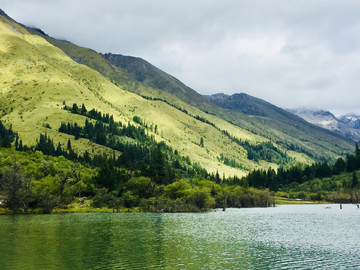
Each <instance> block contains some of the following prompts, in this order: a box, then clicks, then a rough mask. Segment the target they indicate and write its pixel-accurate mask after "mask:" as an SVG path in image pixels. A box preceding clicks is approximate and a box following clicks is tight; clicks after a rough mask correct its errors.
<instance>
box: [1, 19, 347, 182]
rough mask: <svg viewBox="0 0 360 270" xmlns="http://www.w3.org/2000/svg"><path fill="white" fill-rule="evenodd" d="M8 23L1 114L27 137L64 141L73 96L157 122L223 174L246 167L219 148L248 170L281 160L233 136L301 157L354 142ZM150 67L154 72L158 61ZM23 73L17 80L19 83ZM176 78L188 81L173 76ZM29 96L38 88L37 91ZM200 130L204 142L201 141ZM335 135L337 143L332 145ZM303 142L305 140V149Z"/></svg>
mask: <svg viewBox="0 0 360 270" xmlns="http://www.w3.org/2000/svg"><path fill="white" fill-rule="evenodd" d="M3 18H4V17H3ZM3 27H4V26H3ZM12 27H13V28H16V29H18V30H19V31H21V32H22V34H17V33H12V34H11V35H9V36H10V37H11V38H10V39H9V37H8V36H7V37H5V36H2V42H3V43H4V44H5V45H3V46H5V47H4V50H3V51H6V52H7V53H6V54H5V55H4V57H3V59H4V61H5V60H6V62H5V63H6V64H7V66H3V67H2V68H1V69H2V70H1V73H3V75H1V77H0V78H1V79H2V80H3V81H4V80H7V81H9V84H8V85H6V86H5V87H3V91H2V94H3V95H2V97H1V98H2V102H3V103H2V104H4V105H3V107H4V108H5V109H6V111H7V113H6V115H4V116H3V117H2V119H3V120H6V121H8V123H10V122H11V123H14V124H13V126H14V129H16V130H17V131H20V135H21V134H28V135H29V138H31V139H32V140H35V138H36V136H37V135H36V134H35V131H36V132H48V133H49V134H50V135H51V136H52V137H53V138H54V140H58V141H59V140H60V141H61V142H62V143H63V144H64V143H65V142H66V140H67V139H69V138H71V136H67V135H63V134H58V133H57V131H56V130H55V129H56V128H57V127H58V126H59V125H60V122H62V121H80V120H81V119H83V117H81V116H78V115H70V114H69V113H68V112H66V111H63V110H62V109H61V108H62V104H63V103H64V102H65V103H66V104H72V103H74V102H76V103H78V104H81V103H85V105H86V107H87V108H96V109H98V110H101V111H103V112H106V113H111V114H112V115H114V116H115V117H116V118H115V119H116V120H117V121H121V122H122V123H128V122H131V123H134V122H133V118H134V117H135V116H138V117H140V118H141V119H142V120H143V121H145V122H146V123H148V124H149V125H155V124H157V125H158V129H159V132H158V133H153V132H151V131H149V132H150V133H151V134H153V135H154V136H155V137H156V139H157V140H158V141H164V142H166V143H167V144H169V146H171V147H173V148H174V149H176V150H178V151H179V152H180V153H181V154H183V155H187V154H188V155H189V156H190V158H191V160H193V161H195V162H199V164H201V165H203V166H204V167H205V168H207V169H209V171H211V172H215V171H217V170H218V171H219V172H220V173H226V174H227V175H229V174H231V175H235V174H237V175H243V174H244V173H245V172H244V171H243V170H241V169H236V168H232V167H229V166H227V165H225V164H223V163H222V161H221V160H220V155H221V154H222V155H224V156H225V157H226V158H228V159H233V160H235V161H236V163H238V164H242V166H243V167H245V168H247V170H252V169H255V168H263V169H267V168H268V167H273V168H277V167H278V166H279V164H274V163H270V162H266V161H264V160H260V161H258V162H254V161H253V160H249V159H248V157H247V152H248V150H246V149H245V148H244V146H241V145H239V144H238V143H236V142H235V141H234V139H238V140H243V141H248V142H249V143H250V144H251V145H255V146H256V145H259V144H261V143H267V142H270V143H271V144H272V145H274V147H278V149H280V151H284V152H286V153H287V154H288V155H289V157H292V158H294V160H293V162H303V163H311V162H313V160H312V159H311V158H310V157H308V156H306V155H305V154H304V153H308V154H309V153H310V154H312V155H314V153H319V155H321V156H328V157H330V158H333V159H335V158H336V157H338V156H339V155H344V154H345V153H346V151H348V149H349V150H350V151H351V150H352V149H353V146H352V145H351V144H349V142H348V141H346V140H343V139H341V138H340V137H336V136H328V134H327V133H326V132H324V131H322V130H320V129H314V128H313V127H312V126H306V125H305V124H303V125H304V130H300V129H299V127H296V126H295V125H297V124H296V123H297V122H296V121H299V119H300V118H299V119H298V118H293V119H288V123H286V122H284V126H282V123H281V122H280V121H278V120H276V119H275V120H274V118H271V117H273V116H272V115H271V114H270V115H268V117H256V116H255V117H254V116H253V115H251V116H248V115H246V114H244V113H242V112H238V111H235V110H227V109H223V108H221V107H217V106H215V105H213V104H212V103H210V102H209V101H207V100H206V99H205V97H202V96H201V95H199V94H197V93H196V92H195V91H194V90H192V91H194V93H196V95H197V96H198V97H199V98H198V99H196V100H195V101H193V103H195V105H196V107H194V106H192V105H191V104H188V103H187V102H186V101H185V100H183V99H185V98H184V97H182V98H183V99H181V98H179V97H176V95H174V94H172V93H170V92H168V91H165V90H161V89H159V88H154V87H157V86H156V85H154V87H151V86H148V85H146V84H143V83H142V82H140V81H137V80H136V79H134V78H133V77H132V76H131V74H129V73H128V72H127V71H126V70H124V69H122V68H119V67H116V66H114V65H112V64H111V63H110V62H109V61H107V60H106V59H105V58H104V57H103V56H102V55H100V54H99V53H97V52H95V51H94V50H91V49H87V48H82V47H78V46H76V45H75V44H72V43H70V42H66V41H59V40H56V39H53V38H51V37H49V36H45V35H43V34H42V33H41V32H40V31H38V30H34V29H32V28H26V27H25V28H22V27H21V26H19V25H15V24H14V23H13V24H12ZM4 29H5V28H4ZM25 29H26V30H25ZM38 37H39V38H38ZM15 41H16V42H15ZM6 44H9V45H10V46H7V45H6ZM60 50H61V53H60ZM12 54H14V55H16V56H17V57H13V56H12ZM69 57H70V58H69ZM18 59H22V60H18ZM24 59H28V60H26V61H25V60H24ZM71 59H72V60H71ZM73 60H74V61H73ZM130 60H134V59H130ZM135 60H137V61H139V60H138V59H135ZM15 61H16V62H15ZM15 63H16V64H15ZM29 63H31V64H29ZM150 65H151V64H150ZM154 69H155V71H156V72H157V68H156V67H154ZM34 70H36V72H34ZM3 71H4V72H3ZM4 74H5V75H4ZM7 74H8V75H9V76H8V75H7ZM39 74H40V75H39ZM101 74H102V75H101ZM161 75H162V76H165V75H166V76H165V77H164V79H165V80H166V79H168V78H169V77H168V76H170V75H168V74H166V73H165V74H164V73H161ZM6 76H7V77H6ZM103 76H104V77H103ZM5 77H6V78H5ZM7 78H10V79H9V80H8V79H7ZM172 78H174V77H172ZM34 80H35V81H34ZM20 81H21V84H18V83H19V82H20ZM173 82H174V83H177V84H179V85H180V86H181V87H183V86H185V84H183V83H181V82H180V81H179V80H177V79H176V78H174V80H173ZM14 85H15V86H14ZM180 86H179V87H180ZM189 89H190V88H189ZM177 91H179V90H176V92H177ZM30 94H31V95H30ZM27 96H37V99H34V98H31V99H30V98H28V97H27ZM23 97H25V98H26V99H27V100H24V98H23ZM12 100H14V101H12ZM47 100H50V101H47ZM205 100H206V101H205ZM272 106H273V105H272ZM274 110H275V109H274ZM281 113H282V111H281ZM276 121H277V122H276ZM291 121H293V122H291ZM23 123H26V125H24V124H23ZM274 123H275V124H274ZM276 125H278V127H277V126H276ZM46 126H50V127H52V128H51V129H49V128H46ZM307 129H308V130H307ZM313 130H315V131H316V132H319V133H321V134H322V135H326V136H328V137H325V138H323V140H322V141H319V140H315V139H314V137H316V134H315V136H314V135H311V131H313ZM292 132H293V133H294V135H295V137H294V135H292ZM227 134H228V135H227ZM30 135H31V136H30ZM296 136H297V137H296ZM201 138H203V141H204V144H205V147H202V146H201V143H200V142H201ZM74 143H75V144H74V147H78V148H79V149H80V150H81V149H84V148H85V147H89V146H91V147H94V148H97V149H104V148H103V147H100V146H96V145H93V144H91V143H90V142H88V141H87V140H85V139H80V140H78V141H76V142H74ZM334 143H335V144H338V145H335V146H334ZM292 145H293V146H292ZM292 147H293V149H292ZM296 147H298V148H296ZM300 147H304V151H303V152H301V151H300V150H301V149H300ZM299 149H300V150H299ZM296 151H298V152H296ZM118 154H121V153H118Z"/></svg>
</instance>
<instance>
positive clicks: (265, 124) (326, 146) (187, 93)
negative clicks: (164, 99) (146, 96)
mask: <svg viewBox="0 0 360 270" xmlns="http://www.w3.org/2000/svg"><path fill="white" fill-rule="evenodd" d="M103 56H104V57H105V58H106V59H107V60H109V61H110V62H111V63H112V64H114V65H116V66H117V67H121V68H123V69H125V70H126V71H128V73H129V74H130V75H131V76H132V77H133V78H134V79H136V80H138V81H139V82H142V83H144V84H146V85H149V86H151V87H154V88H158V89H162V90H164V91H167V92H169V93H172V94H174V95H175V96H177V97H179V98H180V99H182V100H183V101H185V102H188V103H191V104H193V105H194V106H195V107H197V108H200V109H201V110H202V111H204V112H207V113H209V114H213V115H216V116H218V117H221V118H222V119H225V120H226V121H228V122H231V123H233V124H235V125H237V126H239V127H242V128H244V129H247V130H249V131H250V132H252V133H255V134H258V135H261V136H263V137H266V138H271V139H272V140H273V141H275V142H278V143H280V144H281V145H282V146H283V147H285V148H286V149H288V150H296V151H301V152H303V153H306V154H308V155H310V156H312V157H313V158H315V159H321V158H324V157H326V158H329V157H330V158H332V159H334V158H336V157H337V156H339V155H344V154H345V153H347V152H349V151H351V149H352V147H353V142H352V141H350V140H348V139H346V138H344V137H343V136H339V135H338V134H335V133H332V132H328V131H326V130H324V129H322V128H319V127H316V126H314V125H312V124H310V123H308V122H306V121H304V120H303V119H301V118H300V117H297V116H296V115H293V114H291V113H288V112H287V111H285V110H283V109H280V108H278V107H276V106H274V105H272V104H270V103H268V102H265V101H263V100H261V99H257V98H254V97H251V96H248V95H246V94H240V95H234V97H237V98H232V99H230V98H227V99H210V101H215V100H216V101H217V102H214V103H209V100H208V99H207V98H206V97H204V96H201V95H199V94H198V93H196V92H195V91H194V90H193V89H191V88H189V87H187V86H186V85H184V84H183V83H182V82H180V81H179V80H177V79H176V78H174V77H172V76H171V75H169V74H166V73H165V72H163V71H161V70H160V69H158V68H156V67H154V66H153V65H151V64H150V63H148V62H147V61H145V60H143V59H141V58H136V57H130V56H123V55H115V54H111V53H107V54H104V55H103ZM214 96H216V95H214ZM220 96H221V94H220ZM238 97H241V98H238ZM214 104H215V105H217V106H214Z"/></svg>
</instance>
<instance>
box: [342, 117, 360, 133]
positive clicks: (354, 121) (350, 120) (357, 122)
mask: <svg viewBox="0 0 360 270" xmlns="http://www.w3.org/2000/svg"><path fill="white" fill-rule="evenodd" d="M339 120H340V121H341V122H343V123H345V124H347V125H348V126H349V127H351V128H354V129H359V130H360V116H359V115H356V114H352V113H351V114H347V115H343V116H340V117H339Z"/></svg>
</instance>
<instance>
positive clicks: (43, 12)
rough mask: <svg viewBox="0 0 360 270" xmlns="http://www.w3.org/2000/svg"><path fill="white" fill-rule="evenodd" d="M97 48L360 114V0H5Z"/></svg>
mask: <svg viewBox="0 0 360 270" xmlns="http://www.w3.org/2000/svg"><path fill="white" fill-rule="evenodd" d="M0 8H1V9H3V10H4V11H5V12H6V13H7V14H8V15H9V16H10V17H12V18H13V19H15V20H16V21H18V22H21V23H23V24H25V25H28V26H33V27H38V28H41V29H42V30H43V31H44V32H46V33H47V34H49V35H50V36H53V37H55V38H60V39H66V40H69V41H71V42H73V43H75V44H77V45H80V46H84V47H89V48H92V49H94V50H96V51H98V52H101V53H106V52H112V53H118V54H124V55H131V56H137V57H141V58H143V59H145V60H147V61H149V62H150V63H152V64H153V65H155V66H157V67H158V68H160V69H162V70H163V71H165V72H167V73H169V74H171V75H173V76H175V77H177V78H178V79H180V80H181V81H182V82H184V83H185V84H186V85H188V86H189V87H191V88H193V89H194V90H196V91H197V92H199V93H200V94H215V93H220V92H221V93H225V94H233V93H240V92H244V93H247V94H250V95H253V96H256V97H259V98H261V99H264V100H266V101H269V102H271V103H273V104H275V105H277V106H279V107H282V108H298V107H304V106H305V107H311V108H318V109H325V110H329V111H331V112H333V113H334V114H335V115H341V114H345V113H349V112H356V113H358V114H360V91H359V90H360V89H359V86H360V1H354V0H351V1H348V0H341V1H332V0H324V1H319V0H317V1H314V0H310V1H308V0H302V1H299V0H295V1H292V0H281V1H280V0H279V1H269V0H267V1H256V0H251V1H250V0H249V1H241V0H233V1H231V0H221V1H219V0H214V1H213V0H201V1H200V0H197V1H196V0H192V1H187V0H181V1H180V0H178V1H172V0H151V1H150V0H138V1H136V0H127V1H125V0H124V1H121V0H103V1H97V0H96V1H95V0H56V1H49V0H26V1H25V0H23V1H21V0H0Z"/></svg>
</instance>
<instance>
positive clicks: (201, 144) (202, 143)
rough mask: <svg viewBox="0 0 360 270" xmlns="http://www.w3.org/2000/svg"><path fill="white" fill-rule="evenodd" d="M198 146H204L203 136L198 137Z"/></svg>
mask: <svg viewBox="0 0 360 270" xmlns="http://www.w3.org/2000/svg"><path fill="white" fill-rule="evenodd" d="M200 146H201V147H204V138H203V137H201V138H200Z"/></svg>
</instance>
